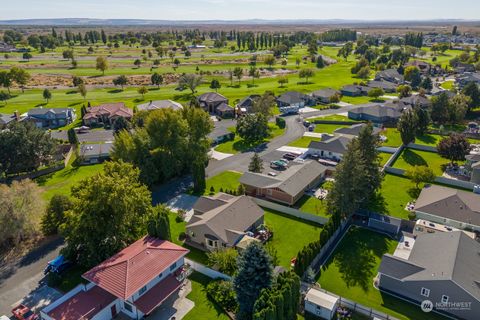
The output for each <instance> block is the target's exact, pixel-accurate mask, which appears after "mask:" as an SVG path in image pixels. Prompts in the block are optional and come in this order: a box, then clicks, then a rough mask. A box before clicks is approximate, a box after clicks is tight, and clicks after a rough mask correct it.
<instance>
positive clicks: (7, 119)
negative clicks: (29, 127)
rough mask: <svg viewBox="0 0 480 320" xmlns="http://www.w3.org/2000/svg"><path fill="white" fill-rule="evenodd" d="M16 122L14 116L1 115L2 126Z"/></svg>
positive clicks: (0, 122)
mask: <svg viewBox="0 0 480 320" xmlns="http://www.w3.org/2000/svg"><path fill="white" fill-rule="evenodd" d="M13 120H15V115H13V114H1V113H0V124H1V125H6V124H9V123H10V122H12V121H13Z"/></svg>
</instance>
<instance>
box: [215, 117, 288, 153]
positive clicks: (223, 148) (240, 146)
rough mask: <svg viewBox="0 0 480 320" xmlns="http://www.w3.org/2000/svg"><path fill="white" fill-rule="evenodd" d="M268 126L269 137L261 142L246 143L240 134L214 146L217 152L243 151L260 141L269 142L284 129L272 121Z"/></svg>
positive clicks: (233, 130)
mask: <svg viewBox="0 0 480 320" xmlns="http://www.w3.org/2000/svg"><path fill="white" fill-rule="evenodd" d="M268 126H269V128H270V137H269V138H267V139H265V140H264V141H262V142H256V143H255V144H253V145H252V144H248V143H246V142H245V141H244V140H243V139H242V138H240V136H238V135H235V139H233V140H232V141H227V142H224V143H221V144H219V145H218V146H217V147H215V150H216V151H218V152H223V153H231V154H236V153H238V152H243V151H245V150H247V149H250V148H253V147H255V146H257V145H259V144H261V143H264V142H269V141H270V140H272V139H274V138H276V137H278V136H281V135H282V134H283V133H284V132H285V129H281V128H279V127H278V126H277V125H276V124H274V123H269V124H268ZM231 131H232V132H235V128H231Z"/></svg>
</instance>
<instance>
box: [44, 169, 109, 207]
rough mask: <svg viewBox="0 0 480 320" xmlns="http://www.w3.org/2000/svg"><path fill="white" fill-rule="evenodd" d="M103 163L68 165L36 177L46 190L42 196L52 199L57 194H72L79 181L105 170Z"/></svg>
mask: <svg viewBox="0 0 480 320" xmlns="http://www.w3.org/2000/svg"><path fill="white" fill-rule="evenodd" d="M103 166H104V165H103V164H95V165H89V166H80V167H73V166H71V165H68V166H67V167H66V168H65V169H63V170H60V171H57V172H54V173H52V174H49V175H45V176H42V177H39V178H37V179H35V181H36V182H37V183H38V184H39V185H40V186H41V187H42V189H43V190H44V192H43V194H42V196H43V198H44V199H45V200H50V199H51V198H52V197H53V196H54V195H55V194H63V195H67V196H69V195H70V191H71V188H72V186H74V185H75V184H77V183H78V182H80V181H82V180H84V179H86V178H89V177H91V176H94V175H95V174H97V173H99V172H100V171H102V170H103Z"/></svg>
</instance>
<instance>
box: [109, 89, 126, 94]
mask: <svg viewBox="0 0 480 320" xmlns="http://www.w3.org/2000/svg"><path fill="white" fill-rule="evenodd" d="M107 92H108V93H120V92H123V89H113V90H109V91H107Z"/></svg>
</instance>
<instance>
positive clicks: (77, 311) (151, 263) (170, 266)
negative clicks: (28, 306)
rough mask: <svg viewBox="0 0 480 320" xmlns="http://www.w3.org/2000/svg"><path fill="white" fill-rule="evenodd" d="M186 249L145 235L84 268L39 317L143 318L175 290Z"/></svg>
mask: <svg viewBox="0 0 480 320" xmlns="http://www.w3.org/2000/svg"><path fill="white" fill-rule="evenodd" d="M188 252H189V250H187V249H185V248H183V247H180V246H178V245H176V244H174V243H171V242H169V241H166V240H160V239H158V238H153V237H149V236H147V237H144V238H142V239H140V240H138V241H136V242H134V243H133V244H131V245H130V246H128V247H126V248H125V249H123V250H122V251H120V252H119V253H117V254H116V255H114V256H112V257H111V258H109V259H107V260H105V261H104V262H102V263H101V264H99V265H97V266H96V267H94V268H92V269H91V270H89V271H87V272H85V273H84V274H83V275H82V278H83V279H85V280H86V281H87V283H86V284H83V283H82V284H79V285H78V286H76V287H75V288H74V289H72V290H71V291H70V292H68V293H66V294H65V295H64V296H63V297H61V298H60V299H58V300H56V301H55V302H53V303H51V304H50V305H48V306H47V307H46V308H44V309H43V310H41V312H40V316H41V318H42V319H43V320H67V319H92V320H110V319H113V318H115V317H117V315H120V316H122V318H127V319H143V318H144V317H146V316H148V315H150V314H151V313H152V312H153V311H155V310H157V309H159V308H162V307H167V306H162V304H163V303H164V302H165V301H166V300H167V299H168V298H169V297H170V296H173V295H174V294H176V293H178V291H179V289H180V288H181V287H182V285H183V283H184V280H185V278H186V272H185V270H184V257H185V255H186V254H187V253H188Z"/></svg>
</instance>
